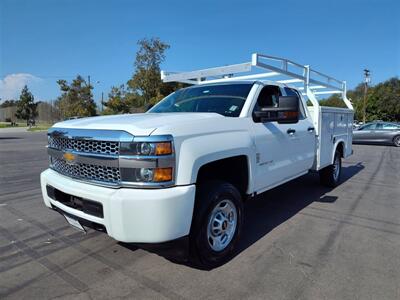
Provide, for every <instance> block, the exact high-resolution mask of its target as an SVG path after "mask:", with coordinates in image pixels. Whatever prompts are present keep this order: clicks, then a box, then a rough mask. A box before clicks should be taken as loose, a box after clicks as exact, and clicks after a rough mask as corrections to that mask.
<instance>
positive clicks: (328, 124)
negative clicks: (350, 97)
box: [319, 112, 335, 167]
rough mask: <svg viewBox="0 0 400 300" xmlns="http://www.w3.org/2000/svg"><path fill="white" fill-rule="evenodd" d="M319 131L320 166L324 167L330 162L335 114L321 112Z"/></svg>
mask: <svg viewBox="0 0 400 300" xmlns="http://www.w3.org/2000/svg"><path fill="white" fill-rule="evenodd" d="M321 121H322V122H321V133H320V153H319V155H320V166H321V167H325V166H327V165H330V164H331V163H332V162H331V160H332V151H333V135H334V129H335V114H334V113H331V112H323V113H322V115H321Z"/></svg>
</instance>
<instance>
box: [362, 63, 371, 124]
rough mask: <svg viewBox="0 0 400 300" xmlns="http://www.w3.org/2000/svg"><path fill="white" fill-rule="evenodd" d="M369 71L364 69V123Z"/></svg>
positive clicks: (369, 79) (364, 119) (369, 80)
mask: <svg viewBox="0 0 400 300" xmlns="http://www.w3.org/2000/svg"><path fill="white" fill-rule="evenodd" d="M370 74H371V71H370V70H368V69H364V103H363V122H364V124H365V122H366V119H367V93H368V83H370V82H371V78H370Z"/></svg>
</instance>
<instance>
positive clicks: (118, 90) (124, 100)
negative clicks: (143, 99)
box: [103, 84, 140, 115]
mask: <svg viewBox="0 0 400 300" xmlns="http://www.w3.org/2000/svg"><path fill="white" fill-rule="evenodd" d="M139 98H140V96H139V95H137V94H134V93H130V92H128V91H127V90H126V88H125V85H123V84H121V85H120V86H119V87H116V86H113V87H111V92H110V93H109V94H108V101H105V102H103V105H104V106H105V107H106V109H105V110H104V112H103V113H104V114H106V115H110V114H119V113H129V112H131V110H132V107H138V106H139V105H138V103H139V102H140V101H139Z"/></svg>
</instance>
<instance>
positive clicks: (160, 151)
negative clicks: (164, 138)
mask: <svg viewBox="0 0 400 300" xmlns="http://www.w3.org/2000/svg"><path fill="white" fill-rule="evenodd" d="M155 154H156V155H168V154H172V145H171V143H170V142H166V143H156V149H155Z"/></svg>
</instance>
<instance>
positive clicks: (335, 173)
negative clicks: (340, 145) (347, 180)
mask: <svg viewBox="0 0 400 300" xmlns="http://www.w3.org/2000/svg"><path fill="white" fill-rule="evenodd" d="M341 174H342V158H341V155H340V152H339V151H337V150H336V152H335V158H334V160H333V164H331V165H330V166H327V167H326V168H323V169H322V170H320V171H319V178H320V182H321V184H322V185H325V186H328V187H336V186H337V185H338V184H339V182H340V175H341Z"/></svg>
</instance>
